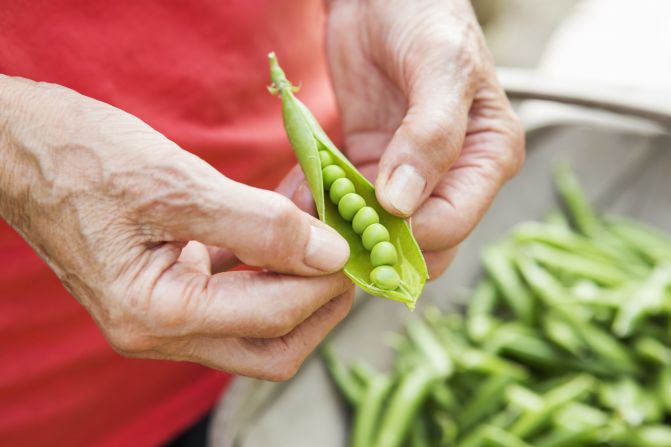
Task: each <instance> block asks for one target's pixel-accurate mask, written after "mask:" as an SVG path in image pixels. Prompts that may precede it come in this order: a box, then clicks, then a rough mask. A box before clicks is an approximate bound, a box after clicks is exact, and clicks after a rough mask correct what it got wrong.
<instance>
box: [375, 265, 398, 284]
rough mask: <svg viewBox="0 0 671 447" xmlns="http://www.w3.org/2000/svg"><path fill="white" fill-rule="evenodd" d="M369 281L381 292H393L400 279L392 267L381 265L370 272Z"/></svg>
mask: <svg viewBox="0 0 671 447" xmlns="http://www.w3.org/2000/svg"><path fill="white" fill-rule="evenodd" d="M370 280H371V281H372V282H373V284H375V285H377V286H378V287H380V288H381V289H383V290H395V289H396V288H397V287H398V286H399V284H400V283H401V278H400V277H399V276H398V273H396V270H394V268H393V267H390V266H388V265H381V266H379V267H375V268H374V269H373V271H372V272H370Z"/></svg>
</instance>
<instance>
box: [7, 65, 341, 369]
mask: <svg viewBox="0 0 671 447" xmlns="http://www.w3.org/2000/svg"><path fill="white" fill-rule="evenodd" d="M0 129H2V132H1V133H0V215H1V216H2V217H4V218H5V219H6V220H7V221H8V222H9V223H10V225H12V226H13V227H14V228H15V229H16V230H17V231H18V232H20V233H21V235H22V236H23V237H24V238H25V239H26V240H27V241H28V242H29V243H30V244H31V245H32V247H33V248H34V249H35V250H36V251H37V253H38V254H39V255H40V256H41V257H42V258H43V259H44V260H45V261H46V262H47V263H48V264H49V266H50V267H51V268H52V269H53V270H54V272H56V274H57V275H58V277H59V278H60V280H61V281H62V282H63V285H64V286H65V287H66V288H67V289H68V290H69V291H70V292H71V293H72V295H73V296H74V297H75V298H76V299H77V300H78V301H79V302H80V303H81V304H82V305H83V306H84V307H85V308H86V309H87V311H88V312H89V313H90V314H91V316H92V317H93V318H94V319H95V321H96V322H97V324H98V326H99V327H100V328H101V330H102V332H103V333H104V335H105V337H106V338H107V339H108V340H109V342H110V344H111V345H112V346H113V347H114V348H115V349H116V350H117V351H119V352H120V353H122V354H125V355H128V356H134V357H144V358H160V359H171V360H188V361H194V362H199V363H202V364H205V365H208V366H211V367H213V368H217V369H221V370H225V371H229V372H234V373H239V374H244V375H250V376H254V377H259V378H267V379H275V380H283V379H287V378H289V377H291V376H292V375H293V374H294V373H295V371H296V370H297V368H298V366H299V365H300V364H301V362H302V361H303V360H304V358H305V357H306V356H307V355H308V353H310V352H311V351H312V350H313V349H314V348H315V347H316V346H317V344H318V343H319V342H320V341H321V340H322V339H323V338H324V336H325V335H326V334H327V333H328V332H329V331H330V330H331V329H332V328H333V326H334V325H335V324H337V323H338V322H339V321H340V320H341V319H342V318H343V317H344V316H345V315H346V313H347V312H348V310H349V309H350V306H351V303H352V299H353V286H352V284H351V282H350V281H349V280H348V279H347V278H346V277H345V276H344V275H343V274H342V273H335V272H338V271H339V270H340V269H341V268H342V266H343V265H344V263H345V262H346V260H347V258H348V256H349V249H348V246H347V243H346V242H345V241H344V240H343V239H342V238H341V237H340V236H339V235H338V234H337V233H336V232H335V231H334V230H332V229H331V228H329V227H328V226H326V225H325V224H323V223H321V222H319V221H318V220H317V219H315V218H313V217H311V216H310V215H308V214H307V213H304V212H302V211H300V210H299V209H298V207H297V206H295V205H294V204H293V203H292V202H291V201H290V200H288V199H287V198H285V197H283V196H281V195H280V194H278V193H275V192H270V191H264V190H260V189H256V188H252V187H249V186H245V185H242V184H240V183H236V182H234V181H232V180H230V179H228V178H226V177H224V176H223V175H221V174H220V173H218V172H217V171H216V170H215V169H214V168H212V167H211V166H209V165H208V164H206V163H205V162H204V161H202V160H201V159H199V158H198V157H196V156H194V155H192V154H189V153H187V152H185V151H183V150H181V149H180V148H179V147H178V146H177V145H175V144H174V143H172V142H171V141H169V140H168V139H167V138H165V137H164V136H162V135H161V134H159V133H158V132H156V131H154V130H153V129H151V128H150V127H149V126H148V125H146V124H145V123H143V122H142V121H140V120H139V119H137V118H135V117H133V116H131V115H129V114H127V113H125V112H123V111H121V110H118V109H116V108H114V107H112V106H109V105H106V104H103V103H101V102H98V101H95V100H93V99H90V98H86V97H84V96H81V95H79V94H77V93H75V92H73V91H71V90H68V89H65V88H63V87H59V86H55V85H51V84H37V83H34V82H31V81H27V80H20V79H16V78H9V77H6V76H0ZM189 241H192V242H189ZM193 241H198V242H193ZM187 243H188V245H187ZM213 247H217V248H213ZM208 251H209V253H208ZM238 259H239V260H241V261H242V262H244V263H246V264H249V265H253V266H258V267H262V268H263V269H266V270H262V271H226V272H223V273H214V274H213V271H215V272H216V271H220V270H226V269H228V268H230V267H233V266H234V265H236V264H237V263H238Z"/></svg>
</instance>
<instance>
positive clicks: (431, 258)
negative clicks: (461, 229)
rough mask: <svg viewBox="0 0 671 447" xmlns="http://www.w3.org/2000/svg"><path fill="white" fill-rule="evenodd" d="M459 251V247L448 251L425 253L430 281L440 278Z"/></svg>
mask: <svg viewBox="0 0 671 447" xmlns="http://www.w3.org/2000/svg"><path fill="white" fill-rule="evenodd" d="M457 250H458V247H453V248H449V249H447V250H441V251H425V252H424V260H425V261H426V267H427V269H428V271H429V281H433V280H435V279H436V278H438V277H440V275H442V274H443V273H444V272H445V270H447V268H448V267H449V266H450V264H451V263H452V261H453V260H454V257H455V256H456V255H457Z"/></svg>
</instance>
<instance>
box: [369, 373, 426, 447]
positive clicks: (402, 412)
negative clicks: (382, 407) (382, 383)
mask: <svg viewBox="0 0 671 447" xmlns="http://www.w3.org/2000/svg"><path fill="white" fill-rule="evenodd" d="M437 379H438V377H437V376H436V373H435V372H434V371H433V370H432V369H426V368H421V367H420V368H416V369H415V370H414V371H412V372H410V373H409V374H408V375H407V376H405V377H404V378H403V379H401V382H400V383H399V384H398V388H397V389H396V391H395V392H394V393H393V394H392V396H391V398H390V401H389V404H388V405H387V411H386V413H385V414H384V417H383V419H382V425H381V426H380V430H379V432H378V437H377V440H376V442H375V443H374V444H373V446H374V447H399V446H400V445H401V443H402V442H403V441H404V440H405V438H406V436H407V435H408V433H409V429H410V424H411V423H412V420H413V419H414V417H415V416H416V415H417V413H418V411H419V409H420V408H421V406H422V404H423V403H424V401H425V400H426V398H427V397H428V395H429V391H430V390H431V385H432V384H433V383H434V382H435V381H436V380H437Z"/></svg>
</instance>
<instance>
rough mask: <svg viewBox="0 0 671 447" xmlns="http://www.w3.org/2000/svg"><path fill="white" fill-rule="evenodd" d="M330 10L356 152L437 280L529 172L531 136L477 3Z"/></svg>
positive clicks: (350, 143)
mask: <svg viewBox="0 0 671 447" xmlns="http://www.w3.org/2000/svg"><path fill="white" fill-rule="evenodd" d="M327 4H328V9H329V13H328V25H327V50H328V57H329V62H330V67H331V74H332V79H333V84H334V89H335V93H336V98H337V100H338V104H339V108H340V112H341V118H342V125H343V130H344V132H345V148H346V153H347V155H348V157H349V158H350V160H351V161H352V162H353V163H354V164H355V165H357V166H358V167H359V169H361V171H362V172H363V173H365V174H366V175H368V176H369V177H370V178H375V177H377V180H376V182H375V183H376V190H377V197H378V200H379V201H380V203H381V204H382V205H383V206H384V207H385V208H386V209H387V210H388V211H389V212H391V213H393V214H396V215H398V216H404V217H411V225H412V229H413V232H414V234H415V237H416V238H417V241H418V242H419V245H420V246H421V247H422V249H423V251H424V255H425V257H426V260H427V265H428V267H429V274H430V276H431V277H432V278H435V277H436V276H438V275H440V274H441V273H442V272H443V271H444V270H445V269H446V268H447V266H448V265H449V263H450V262H451V260H452V258H453V256H454V254H455V251H456V247H457V245H458V244H459V243H460V242H461V241H462V240H463V239H464V238H465V237H466V236H467V235H468V234H469V233H470V232H471V230H472V229H473V228H474V227H475V225H476V224H477V222H478V221H479V220H480V219H481V218H482V216H483V215H484V213H485V211H486V210H487V208H488V207H489V205H490V203H491V202H492V200H493V198H494V196H495V195H496V193H497V191H498V190H499V189H500V188H501V186H502V185H503V183H504V182H505V181H506V180H508V179H509V178H510V177H512V176H513V175H514V174H515V173H516V172H517V171H518V170H519V168H520V167H521V165H522V163H523V160H524V134H523V131H522V127H521V125H520V123H519V121H518V119H517V117H516V116H515V114H514V113H513V111H512V109H511V106H510V103H509V102H508V100H507V98H506V96H505V93H504V91H503V89H502V88H501V86H500V84H499V83H498V81H497V79H496V73H495V66H494V63H493V60H492V58H491V55H490V54H489V52H488V50H487V48H486V47H485V43H484V38H483V35H482V32H481V30H480V28H479V26H478V23H477V21H476V19H475V16H474V14H473V11H472V9H471V6H470V2H468V1H467V0H423V1H406V0H365V1H359V0H357V1H352V0H330V1H328V2H327Z"/></svg>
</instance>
